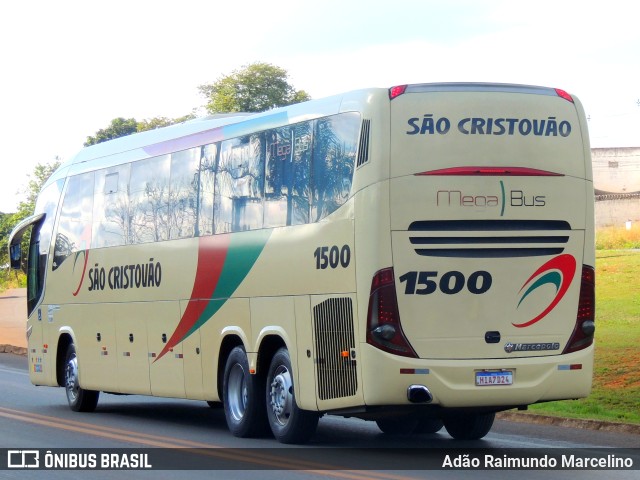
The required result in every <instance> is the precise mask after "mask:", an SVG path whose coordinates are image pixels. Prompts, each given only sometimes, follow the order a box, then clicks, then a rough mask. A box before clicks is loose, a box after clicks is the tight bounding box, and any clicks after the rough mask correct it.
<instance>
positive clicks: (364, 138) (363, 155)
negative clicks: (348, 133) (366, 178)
mask: <svg viewBox="0 0 640 480" xmlns="http://www.w3.org/2000/svg"><path fill="white" fill-rule="evenodd" d="M370 129H371V120H363V121H362V130H360V144H359V145H358V167H359V166H360V165H363V164H365V163H367V162H368V161H369V130H370Z"/></svg>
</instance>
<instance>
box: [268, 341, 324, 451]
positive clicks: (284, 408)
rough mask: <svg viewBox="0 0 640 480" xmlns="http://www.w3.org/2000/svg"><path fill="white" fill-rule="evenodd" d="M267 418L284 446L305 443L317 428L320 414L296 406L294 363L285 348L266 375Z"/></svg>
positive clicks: (274, 358) (272, 362)
mask: <svg viewBox="0 0 640 480" xmlns="http://www.w3.org/2000/svg"><path fill="white" fill-rule="evenodd" d="M266 392H267V417H268V419H269V426H270V427H271V431H272V432H273V435H274V436H275V437H276V439H277V440H278V441H279V442H281V443H304V442H307V441H308V440H309V439H310V438H311V437H312V436H313V434H314V433H315V431H316V427H317V426H318V419H319V415H318V413H317V412H311V411H308V410H301V409H300V408H298V405H297V404H296V397H295V389H294V385H293V372H292V370H291V359H290V358H289V352H288V350H287V349H286V348H281V349H280V350H278V351H277V352H276V354H275V355H274V356H273V359H272V360H271V366H270V367H269V373H268V374H267V388H266Z"/></svg>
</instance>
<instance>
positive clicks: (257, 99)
mask: <svg viewBox="0 0 640 480" xmlns="http://www.w3.org/2000/svg"><path fill="white" fill-rule="evenodd" d="M198 89H199V90H200V93H201V94H202V95H203V96H204V97H205V98H206V100H207V104H206V105H205V107H206V109H207V111H208V112H209V113H211V114H216V113H231V112H263V111H265V110H269V109H271V108H275V107H283V106H286V105H292V104H294V103H299V102H303V101H306V100H309V99H310V98H311V97H310V96H309V94H308V93H307V92H305V91H304V90H296V89H295V88H294V87H293V86H292V85H291V84H289V82H288V74H287V71H286V70H284V69H282V68H280V67H276V66H275V65H271V64H270V63H260V62H257V63H251V64H249V65H245V66H243V67H242V68H241V69H240V70H234V71H233V72H231V74H230V75H225V76H222V77H220V78H218V80H216V81H215V82H214V83H211V84H204V85H200V86H199V87H198Z"/></svg>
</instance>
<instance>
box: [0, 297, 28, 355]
mask: <svg viewBox="0 0 640 480" xmlns="http://www.w3.org/2000/svg"><path fill="white" fill-rule="evenodd" d="M26 325H27V290H26V289H25V288H17V289H11V290H7V291H5V292H4V293H2V294H0V345H11V346H14V347H22V348H26V347H27V337H26V332H25V330H26Z"/></svg>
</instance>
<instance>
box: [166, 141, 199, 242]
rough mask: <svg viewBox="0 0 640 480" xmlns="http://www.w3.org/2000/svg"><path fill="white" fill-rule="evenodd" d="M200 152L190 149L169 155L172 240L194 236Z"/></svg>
mask: <svg viewBox="0 0 640 480" xmlns="http://www.w3.org/2000/svg"><path fill="white" fill-rule="evenodd" d="M200 150H201V149H200V148H191V149H189V150H183V151H181V152H176V153H172V154H171V180H170V187H169V205H168V222H169V225H168V227H169V238H170V239H172V240H173V239H176V238H189V237H193V236H195V232H196V219H197V209H198V201H197V196H198V181H199V178H198V163H199V161H200Z"/></svg>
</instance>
